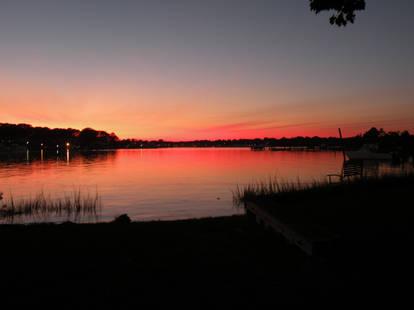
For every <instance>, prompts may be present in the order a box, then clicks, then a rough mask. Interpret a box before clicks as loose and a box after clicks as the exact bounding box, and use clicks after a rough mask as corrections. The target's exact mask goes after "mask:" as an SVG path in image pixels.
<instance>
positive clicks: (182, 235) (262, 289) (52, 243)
mask: <svg viewBox="0 0 414 310" xmlns="http://www.w3.org/2000/svg"><path fill="white" fill-rule="evenodd" d="M407 240H409V239H407V238H402V239H401V240H394V241H395V242H392V243H390V240H385V241H384V244H383V247H381V246H379V247H378V244H382V241H381V240H379V242H378V244H377V246H376V247H375V248H372V249H371V248H369V247H368V248H367V249H368V250H367V249H365V250H364V251H358V250H357V251H355V252H351V253H348V254H347V255H345V256H344V257H342V258H336V259H332V260H325V261H324V260H321V259H316V258H311V257H308V256H306V255H305V254H303V253H302V252H300V251H299V250H297V249H296V248H295V247H293V246H290V245H287V244H285V243H284V242H283V241H282V240H280V239H278V238H277V237H276V236H275V235H273V234H271V233H268V232H265V231H263V230H261V229H259V228H258V227H255V226H250V225H248V223H247V220H246V218H245V216H234V217H223V218H210V219H200V220H186V221H175V222H151V223H131V224H111V223H106V224H79V225H78V224H70V223H68V224H62V225H31V226H17V225H14V226H0V267H1V278H0V295H1V299H0V303H1V305H2V309H9V308H10V305H14V306H17V305H26V306H40V307H44V306H47V305H52V306H53V305H54V306H56V308H58V309H65V308H71V309H74V308H80V307H85V306H86V307H87V306H94V307H101V308H126V307H130V306H134V307H139V306H147V305H153V306H156V305H161V306H168V307H171V306H172V305H177V304H178V305H181V306H184V305H186V306H191V307H192V308H205V307H209V308H216V307H217V308H218V307H223V306H227V305H231V306H244V307H246V306H250V307H257V306H258V307H259V308H260V306H265V305H271V306H274V307H275V308H276V306H280V305H284V304H290V305H305V306H307V305H311V304H313V305H324V306H328V307H330V308H338V307H341V306H344V305H351V306H358V305H361V304H366V305H369V306H374V305H383V304H385V303H390V304H392V305H395V304H402V303H403V302H410V303H412V301H411V294H412V288H413V278H412V272H411V271H412V270H411V269H412V268H411V267H412V266H411V264H412V258H413V256H412V255H411V254H410V251H409V250H410V248H411V247H412V246H413V243H408V244H406V243H405V242H407ZM252 309H254V308H252Z"/></svg>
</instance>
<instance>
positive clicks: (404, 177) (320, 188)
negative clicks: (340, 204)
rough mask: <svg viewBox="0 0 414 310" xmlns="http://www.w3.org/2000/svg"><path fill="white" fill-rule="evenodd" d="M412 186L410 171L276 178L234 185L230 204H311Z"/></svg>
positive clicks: (413, 178) (412, 178) (412, 176)
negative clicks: (349, 176)
mask: <svg viewBox="0 0 414 310" xmlns="http://www.w3.org/2000/svg"><path fill="white" fill-rule="evenodd" d="M413 185H414V173H408V172H407V173H404V174H399V175H395V174H392V175H381V176H370V177H355V178H353V179H347V180H344V181H343V182H336V183H329V182H328V181H323V180H322V181H321V180H314V181H312V182H309V183H304V182H301V181H300V180H298V181H297V182H280V181H279V180H278V179H277V178H276V177H272V178H270V179H269V180H268V181H267V182H263V181H261V182H256V183H251V184H248V185H245V186H237V187H236V189H235V190H234V191H233V203H234V204H235V205H236V206H242V205H243V203H244V202H246V201H255V202H273V203H274V202H287V203H289V202H298V201H306V203H307V204H311V203H312V202H313V201H314V200H315V199H316V200H320V199H330V198H332V199H334V198H337V197H338V195H339V196H343V195H346V196H349V195H351V194H352V196H353V197H354V198H357V197H358V196H365V195H366V193H367V192H371V191H378V190H381V189H386V190H389V189H391V188H394V189H403V188H404V189H405V188H407V187H411V186H413Z"/></svg>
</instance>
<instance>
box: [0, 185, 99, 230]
mask: <svg viewBox="0 0 414 310" xmlns="http://www.w3.org/2000/svg"><path fill="white" fill-rule="evenodd" d="M0 198H2V195H0ZM101 208H102V200H101V198H100V196H99V194H98V191H96V193H95V194H94V195H91V194H90V192H86V193H84V192H82V191H81V189H77V190H73V191H72V193H70V194H69V195H65V196H64V197H58V198H52V197H51V195H50V194H49V195H46V194H45V193H44V192H43V191H40V192H39V193H37V194H36V195H35V197H34V198H22V199H19V200H15V199H14V197H13V194H11V193H10V196H9V197H8V198H6V199H4V200H3V199H0V219H3V220H6V221H8V222H13V220H14V219H15V218H29V217H30V218H33V219H36V218H40V219H41V218H46V217H50V216H56V217H66V218H67V219H73V220H75V221H76V220H79V219H80V218H82V217H84V216H97V215H98V213H99V212H100V210H101Z"/></svg>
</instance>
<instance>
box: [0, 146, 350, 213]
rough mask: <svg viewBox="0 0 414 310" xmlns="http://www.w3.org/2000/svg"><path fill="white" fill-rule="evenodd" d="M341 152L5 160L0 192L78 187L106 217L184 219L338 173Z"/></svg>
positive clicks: (119, 153) (153, 152)
mask: <svg viewBox="0 0 414 310" xmlns="http://www.w3.org/2000/svg"><path fill="white" fill-rule="evenodd" d="M342 159H343V158H342V154H341V153H338V152H304V151H298V152H292V151H276V152H272V151H259V152H255V151H251V150H250V149H247V148H170V149H137V150H116V151H102V152H88V153H85V154H72V153H71V154H70V156H69V154H68V153H66V154H65V153H63V154H59V155H58V156H57V155H56V154H55V153H53V152H49V153H48V152H47V151H45V152H42V153H40V152H39V154H35V153H33V152H31V154H30V160H29V161H28V164H27V162H26V158H23V159H21V158H19V157H18V156H14V155H13V156H12V155H9V156H8V157H7V158H2V159H0V191H2V192H4V193H5V194H7V193H9V192H12V193H13V195H14V197H15V198H18V197H28V196H32V197H33V196H34V195H35V194H36V193H37V192H39V191H41V190H43V191H45V192H47V193H51V194H52V195H62V194H63V193H65V192H70V191H72V190H73V189H74V188H79V187H80V188H82V189H84V190H89V191H92V192H94V191H95V190H96V189H97V190H98V192H99V194H100V195H101V197H102V201H103V213H102V220H109V219H112V218H113V217H114V216H116V215H119V214H122V213H128V215H130V216H131V217H132V218H134V219H137V220H138V219H139V220H148V219H179V218H190V217H203V216H220V215H229V214H234V213H237V212H239V211H238V210H236V209H235V208H234V207H233V206H232V192H231V191H232V190H234V189H235V188H236V186H237V185H244V184H248V183H251V182H254V181H262V180H267V179H268V178H269V177H274V176H277V177H278V178H279V180H280V181H282V182H285V181H294V182H296V181H297V179H298V178H300V179H301V180H302V181H303V182H308V181H312V180H314V179H321V178H325V176H326V174H327V173H332V172H339V171H340V169H341V165H342Z"/></svg>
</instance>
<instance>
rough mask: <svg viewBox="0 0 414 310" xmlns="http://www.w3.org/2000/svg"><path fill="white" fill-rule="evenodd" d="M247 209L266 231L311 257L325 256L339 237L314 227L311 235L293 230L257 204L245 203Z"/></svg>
mask: <svg viewBox="0 0 414 310" xmlns="http://www.w3.org/2000/svg"><path fill="white" fill-rule="evenodd" d="M245 209H246V213H247V215H248V216H249V217H251V218H255V220H256V222H257V223H258V224H259V225H263V226H264V227H265V229H268V230H273V231H274V232H276V233H277V234H279V235H280V236H282V237H283V238H284V239H285V240H286V241H287V242H289V243H291V244H294V245H296V246H298V247H299V248H300V249H301V250H302V251H304V252H305V253H306V254H308V255H310V256H315V255H316V256H318V255H323V254H324V253H326V252H327V251H329V248H330V247H331V246H332V244H333V243H334V242H335V241H336V240H338V236H336V235H334V234H331V233H329V232H327V231H326V230H323V229H321V228H318V227H314V229H312V231H309V233H303V232H299V231H297V230H295V229H292V228H291V227H290V226H289V225H287V224H286V223H284V222H283V221H281V220H280V219H278V218H276V217H275V216H274V215H272V214H270V213H269V212H268V211H266V210H265V209H264V208H261V207H260V206H258V205H257V204H255V203H252V202H245Z"/></svg>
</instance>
